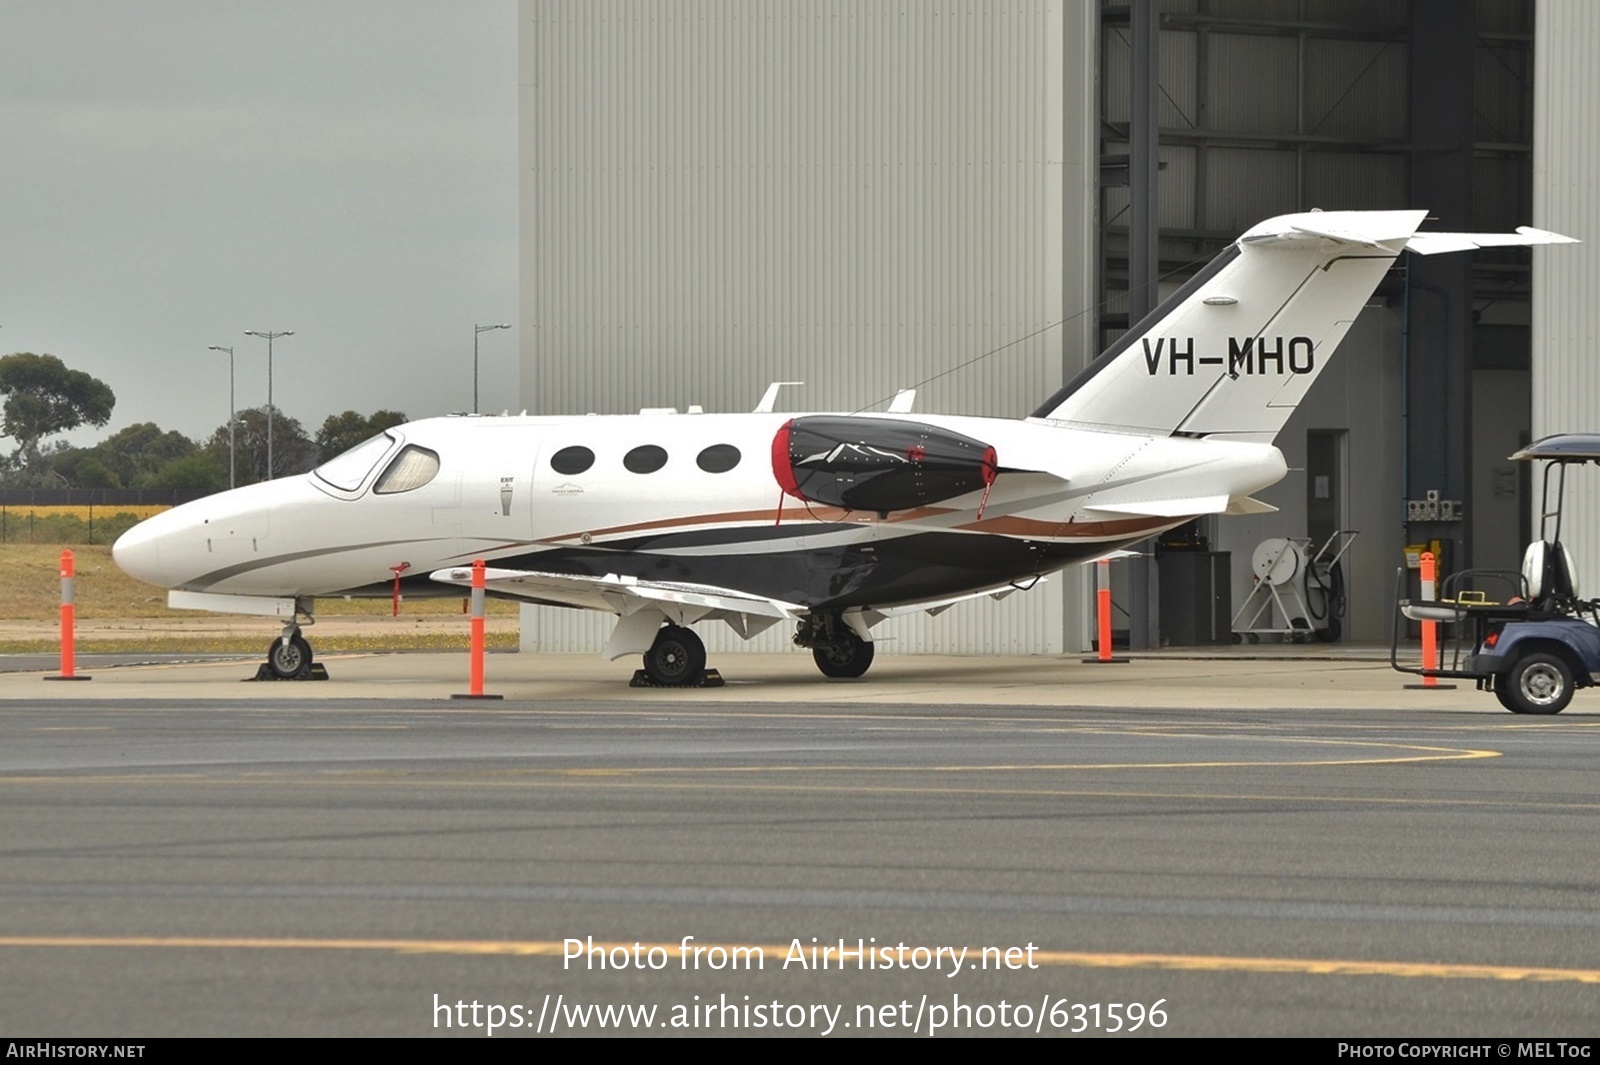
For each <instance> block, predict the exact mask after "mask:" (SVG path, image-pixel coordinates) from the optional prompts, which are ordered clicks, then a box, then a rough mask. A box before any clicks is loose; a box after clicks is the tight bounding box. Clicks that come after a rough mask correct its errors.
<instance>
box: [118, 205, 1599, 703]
mask: <svg viewBox="0 0 1600 1065" xmlns="http://www.w3.org/2000/svg"><path fill="white" fill-rule="evenodd" d="M1425 217H1426V212H1423V211H1382V212H1326V213H1323V212H1313V213H1309V214H1296V215H1287V216H1284V217H1281V218H1274V219H1272V220H1270V221H1267V222H1263V223H1261V224H1260V225H1258V226H1256V227H1255V228H1253V229H1251V230H1250V231H1249V232H1248V233H1246V234H1244V236H1242V237H1240V238H1239V239H1238V241H1236V242H1235V243H1234V244H1233V245H1231V246H1230V247H1229V248H1227V249H1226V250H1225V251H1224V252H1223V253H1222V254H1221V255H1219V256H1218V257H1217V258H1216V259H1215V260H1214V261H1213V262H1212V263H1211V264H1210V265H1209V266H1207V267H1206V268H1205V269H1204V270H1203V271H1202V272H1201V273H1199V274H1198V275H1197V276H1195V277H1194V278H1193V279H1192V280H1190V281H1189V282H1188V283H1187V284H1185V285H1184V286H1183V287H1182V289H1180V290H1179V291H1178V292H1177V293H1176V294H1174V296H1173V297H1172V298H1171V299H1170V300H1168V301H1167V302H1166V303H1164V304H1163V305H1162V306H1161V307H1160V308H1159V309H1157V310H1156V311H1155V312H1154V313H1153V314H1151V315H1150V316H1149V317H1148V318H1146V319H1145V320H1144V321H1142V322H1140V323H1139V324H1138V325H1137V326H1136V327H1135V328H1133V329H1132V330H1130V331H1129V332H1128V333H1127V334H1126V335H1125V336H1124V337H1122V338H1121V339H1120V340H1119V341H1118V342H1117V344H1116V345H1115V346H1114V347H1112V348H1111V349H1110V350H1109V351H1107V352H1106V353H1105V354H1103V355H1101V356H1100V357H1099V359H1097V360H1096V361H1095V362H1094V363H1093V364H1092V365H1091V366H1089V367H1088V368H1086V369H1085V370H1084V371H1083V372H1082V373H1081V374H1079V375H1078V377H1077V378H1076V379H1074V380H1073V381H1071V382H1070V383H1069V384H1067V385H1066V387H1064V388H1062V389H1061V390H1060V391H1059V392H1057V393H1056V394H1055V395H1054V396H1052V397H1050V399H1049V400H1047V401H1046V402H1045V403H1044V404H1043V405H1042V406H1041V407H1040V408H1039V409H1038V410H1037V411H1035V412H1034V414H1033V415H1032V416H1031V417H1028V418H1025V419H1023V420H1020V421H1014V420H1007V419H999V418H980V417H964V416H957V415H934V414H925V415H916V416H913V415H911V414H909V413H902V412H900V411H899V410H898V409H897V408H901V407H903V406H906V405H903V404H900V403H896V404H895V405H894V406H891V408H890V411H889V412H887V413H870V414H805V415H788V414H777V413H772V411H771V408H772V405H773V403H772V401H773V398H774V395H775V392H769V393H768V396H767V398H766V399H764V400H763V402H762V404H761V406H760V407H759V408H758V409H757V410H756V412H754V413H750V414H688V415H675V414H672V413H651V412H643V413H640V414H637V415H627V416H603V417H602V416H579V417H526V416H524V417H489V418H482V417H475V416H474V417H464V416H452V417H445V418H430V419H427V420H425V421H418V422H412V423H410V424H407V425H403V426H400V427H398V428H395V429H390V430H388V431H386V432H384V433H383V434H381V435H379V436H376V437H373V438H372V439H371V440H368V441H367V442H365V443H363V444H360V445H359V446H357V447H355V448H352V449H351V450H350V451H347V452H345V453H344V454H343V455H340V456H338V457H337V458H335V459H333V460H331V461H329V462H327V463H325V464H324V465H322V466H320V467H319V468H317V469H316V470H315V471H313V472H311V473H309V474H305V475H302V476H297V477H286V478H282V479H280V480H275V481H270V482H267V483H264V484H256V485H251V486H249V487H245V488H240V489H237V490H235V491H230V492H224V493H220V494H218V495H214V496H210V497H208V498H205V499H201V500H198V501H196V502H193V503H188V504H185V505H184V506H181V507H177V508H175V509H173V510H170V511H167V512H165V513H162V514H158V515H156V516H155V517H152V518H150V519H149V520H147V521H145V522H143V523H141V524H139V525H137V526H135V527H134V528H133V529H131V530H129V531H128V532H127V533H126V534H125V535H124V536H123V537H122V538H121V539H119V540H118V541H117V543H116V546H115V548H114V554H115V558H116V561H117V564H118V565H119V566H121V567H122V569H124V570H125V571H127V572H128V573H129V574H131V575H132V576H134V577H137V578H139V579H140V580H143V581H148V582H149V583H151V584H155V585H160V586H162V587H164V588H167V589H170V595H169V603H170V605H171V606H173V607H178V608H188V609H198V610H210V611H218V612H224V613H239V614H261V615H274V616H277V617H280V618H283V619H286V624H285V625H284V628H283V631H282V633H281V635H280V636H279V637H278V638H277V639H276V640H274V641H273V643H272V645H271V648H270V650H269V652H268V657H267V661H268V666H269V667H270V669H271V671H272V672H273V673H274V674H276V675H278V676H285V677H288V676H296V675H305V674H306V673H307V672H308V671H309V666H310V660H311V648H310V646H309V645H308V644H307V642H306V640H305V638H304V637H303V636H302V635H301V626H302V625H304V624H309V623H310V622H311V621H312V609H313V606H314V602H315V600H316V599H317V597H319V596H374V597H376V596H388V595H389V594H390V593H391V589H392V587H393V585H394V583H396V582H398V583H399V584H400V585H401V586H402V587H403V589H404V590H405V591H406V592H407V593H408V594H412V595H417V594H428V593H429V592H430V591H431V592H432V593H433V594H449V595H460V594H462V593H461V590H460V589H461V587H462V586H465V585H469V584H470V583H471V563H472V560H474V559H479V558H481V559H484V560H486V563H487V569H486V582H487V591H488V594H489V595H493V596H498V597H503V598H509V599H520V600H523V601H526V602H531V603H546V604H555V605H559V606H569V607H577V608H582V609H587V610H602V611H607V612H609V613H612V614H615V615H616V616H617V623H616V626H615V628H614V629H613V631H612V634H611V638H610V640H609V642H608V643H607V645H606V648H605V652H604V653H605V655H606V656H607V657H609V658H612V659H615V658H619V657H622V656H623V655H628V654H642V655H643V656H644V671H645V674H646V676H647V678H648V680H649V681H651V682H653V683H655V684H663V685H673V684H697V683H699V682H700V681H701V680H702V679H703V677H704V673H705V645H704V644H703V643H701V641H700V639H699V637H698V636H696V635H695V633H694V632H693V631H692V630H691V629H690V628H689V626H690V625H693V624H695V623H696V622H701V621H723V622H726V623H727V624H728V625H729V626H731V627H732V628H733V629H734V630H735V631H736V632H738V633H739V634H740V635H741V636H743V637H744V638H746V639H748V638H750V637H751V636H754V635H755V634H756V633H758V632H761V631H762V630H764V629H766V628H768V627H770V626H772V625H775V624H778V623H780V622H787V623H789V624H791V625H794V626H795V636H794V639H795V642H796V643H798V644H800V645H801V646H803V647H809V648H811V650H812V653H813V655H814V656H815V658H816V662H817V666H818V668H819V669H821V670H822V672H823V673H824V674H826V675H828V676H830V677H859V676H861V675H862V674H863V673H865V672H866V670H867V668H868V666H869V665H870V664H871V663H872V655H873V643H872V629H873V626H874V625H876V624H877V623H878V622H880V621H882V620H883V619H884V618H886V617H891V616H894V615H896V614H902V613H908V612H912V611H915V610H933V611H937V610H939V609H941V608H943V607H945V606H947V605H949V604H950V603H953V602H957V601H959V600H962V599H967V598H973V597H977V596H982V595H994V596H1000V595H1004V594H1007V593H1010V592H1012V591H1016V590H1022V589H1027V588H1029V587H1031V586H1032V585H1033V584H1034V583H1035V582H1037V581H1038V580H1039V579H1040V578H1041V577H1042V576H1044V575H1046V574H1049V573H1051V572H1052V571H1055V570H1059V569H1061V568H1063V567H1064V566H1068V565H1070V564H1072V563H1077V562H1086V561H1090V560H1092V559H1096V558H1101V557H1104V556H1106V555H1107V554H1109V553H1111V552H1113V551H1115V550H1117V549H1119V548H1122V547H1124V546H1126V545H1129V544H1132V543H1134V542H1136V541H1139V540H1143V539H1145V538H1147V537H1149V536H1152V535H1154V534H1156V533H1159V532H1161V531H1162V530H1164V529H1168V528H1171V527H1173V526H1175V525H1179V524H1181V523H1183V522H1186V521H1188V520H1190V519H1192V518H1195V517H1197V516H1199V515H1202V514H1240V513H1258V512H1263V511H1268V510H1271V509H1273V508H1271V507H1269V506H1267V505H1266V504H1264V503H1261V502H1259V501H1257V500H1254V499H1252V498H1251V493H1253V492H1257V491H1259V490H1261V489H1263V488H1266V487H1267V486H1269V485H1271V484H1273V483H1275V482H1276V481H1278V480H1279V479H1280V478H1281V477H1283V476H1284V474H1285V472H1286V467H1285V465H1284V460H1283V455H1282V454H1281V453H1279V451H1278V449H1277V448H1275V447H1273V446H1272V440H1273V438H1274V437H1275V436H1276V435H1277V433H1278V431H1279V430H1280V429H1281V428H1282V427H1283V424H1284V422H1285V420H1286V419H1287V418H1288V417H1289V415H1290V413H1291V412H1292V411H1293V410H1294V408H1295V406H1296V405H1297V404H1298V403H1299V402H1300V400H1301V398H1302V397H1303V396H1304V395H1305V394H1306V390H1307V389H1308V388H1310V387H1311V384H1312V382H1313V381H1315V380H1316V377H1317V374H1318V373H1320V372H1321V370H1322V369H1323V367H1325V366H1326V365H1327V362H1328V358H1329V356H1330V355H1332V353H1333V350H1334V348H1335V347H1336V346H1337V345H1338V343H1339V341H1340V339H1341V338H1342V337H1343V336H1344V334H1345V331H1346V330H1347V329H1348V328H1349V326H1350V324H1351V322H1352V320H1354V318H1355V317H1356V315H1357V314H1358V313H1359V312H1360V310H1361V308H1362V306H1363V305H1364V304H1365V303H1366V301H1367V298H1368V297H1369V296H1370V295H1371V294H1372V292H1373V290H1374V289H1375V288H1376V287H1377V285H1378V282H1379V281H1380V280H1381V279H1382V277H1383V275H1384V273H1385V271H1387V270H1388V269H1389V267H1390V265H1391V264H1392V263H1393V262H1394V260H1395V258H1396V257H1397V256H1398V255H1399V254H1400V253H1401V252H1402V251H1404V250H1410V251H1415V252H1422V253H1432V252H1445V251H1465V250H1469V249H1471V248H1475V247H1485V246H1499V245H1515V244H1551V243H1566V242H1570V238H1567V237H1562V236H1558V235H1556V234H1553V233H1546V232H1542V231H1539V230H1534V229H1526V228H1524V229H1520V230H1518V232H1517V233H1515V234H1503V235H1500V234H1493V235H1489V234H1459V233H1456V234H1446V233H1418V232H1417V227H1418V226H1419V225H1421V224H1422V221H1423V219H1424V218H1425Z"/></svg>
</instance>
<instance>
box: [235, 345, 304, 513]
mask: <svg viewBox="0 0 1600 1065" xmlns="http://www.w3.org/2000/svg"><path fill="white" fill-rule="evenodd" d="M244 335H245V336H247V337H266V338H267V478H266V479H267V480H269V481H270V480H272V415H273V413H274V412H273V409H272V342H273V341H274V340H277V339H278V338H279V337H292V336H294V330H293V329H284V330H280V331H279V332H276V333H274V332H271V331H270V330H264V329H246V330H245V331H244Z"/></svg>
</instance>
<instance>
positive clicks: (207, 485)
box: [140, 440, 277, 492]
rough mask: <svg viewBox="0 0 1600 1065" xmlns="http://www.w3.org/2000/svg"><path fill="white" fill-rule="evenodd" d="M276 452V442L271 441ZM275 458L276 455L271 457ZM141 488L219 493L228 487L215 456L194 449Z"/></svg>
mask: <svg viewBox="0 0 1600 1065" xmlns="http://www.w3.org/2000/svg"><path fill="white" fill-rule="evenodd" d="M273 448H274V451H276V448H277V441H276V440H274V441H273ZM273 458H274V459H276V458H277V456H276V454H274V456H273ZM140 487H141V488H198V489H200V490H201V491H205V492H220V491H222V489H224V488H226V487H228V471H227V470H225V469H223V468H222V466H220V465H218V464H217V459H216V456H215V455H213V454H211V453H210V452H209V451H201V450H199V449H198V448H196V449H195V450H194V451H193V452H192V453H190V454H188V455H185V456H183V457H182V458H180V459H173V460H172V461H171V462H169V463H167V464H166V465H165V466H163V467H161V468H160V469H159V470H157V471H156V472H155V473H153V474H151V475H150V476H149V477H148V478H146V479H144V480H143V481H142V482H141V484H140Z"/></svg>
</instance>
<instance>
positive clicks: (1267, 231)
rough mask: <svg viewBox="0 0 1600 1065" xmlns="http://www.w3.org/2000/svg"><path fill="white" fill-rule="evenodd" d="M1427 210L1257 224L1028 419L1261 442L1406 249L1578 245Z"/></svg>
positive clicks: (1331, 214) (1316, 215)
mask: <svg viewBox="0 0 1600 1065" xmlns="http://www.w3.org/2000/svg"><path fill="white" fill-rule="evenodd" d="M1426 217H1427V212H1426V211H1326V212H1323V211H1313V212H1310V213H1307V214H1293V215H1283V216H1282V217H1279V218H1272V219H1268V220H1267V221H1265V222H1262V223H1261V224H1259V225H1257V226H1255V227H1254V228H1252V229H1251V230H1250V231H1249V232H1247V233H1245V234H1244V236H1242V237H1240V238H1239V239H1238V240H1237V241H1235V242H1234V243H1233V244H1232V245H1230V246H1229V247H1228V248H1227V249H1226V250H1225V251H1223V252H1222V254H1220V255H1218V256H1217V257H1216V258H1215V259H1213V260H1212V261H1211V263H1210V264H1208V265H1207V266H1206V267H1205V269H1203V270H1201V271H1200V273H1198V274H1196V275H1195V276H1194V277H1193V278H1191V279H1190V280H1189V282H1188V283H1187V284H1185V285H1184V286H1183V287H1182V288H1180V289H1179V290H1178V291H1177V292H1176V293H1174V294H1173V296H1172V298H1171V299H1168V300H1167V301H1166V302H1164V303H1163V304H1162V305H1161V306H1160V307H1158V308H1156V310H1155V311H1153V312H1151V314H1149V315H1148V316H1147V317H1145V318H1144V319H1143V320H1142V321H1140V322H1139V323H1138V324H1137V325H1136V326H1134V327H1133V328H1132V329H1130V330H1129V331H1128V332H1127V333H1126V334H1124V335H1123V336H1122V338H1121V339H1120V340H1118V341H1117V343H1116V344H1114V345H1113V346H1112V347H1111V348H1110V349H1108V350H1107V351H1106V352H1105V353H1104V354H1103V355H1101V356H1100V357H1099V358H1098V359H1096V360H1095V361H1094V363H1093V364H1091V365H1090V366H1089V367H1088V368H1087V369H1085V370H1084V371H1083V373H1081V374H1079V375H1078V376H1077V377H1076V378H1075V379H1074V380H1072V381H1071V382H1070V383H1069V384H1068V385H1067V386H1066V387H1065V388H1063V389H1062V390H1061V391H1060V392H1057V393H1056V394H1055V395H1054V396H1052V397H1051V398H1050V399H1049V401H1048V402H1046V403H1045V404H1044V406H1042V407H1040V408H1039V409H1038V410H1037V411H1035V412H1034V417H1036V418H1045V419H1049V420H1051V421H1057V422H1069V423H1073V424H1076V425H1083V426H1091V427H1095V428H1110V429H1124V430H1128V431H1133V432H1141V433H1152V434H1160V435H1169V434H1170V435H1181V436H1194V437H1209V438H1214V439H1232V440H1241V441H1253V442H1259V443H1271V442H1272V439H1273V438H1274V437H1275V436H1277V434H1278V431H1279V430H1280V429H1282V428H1283V424H1284V422H1286V421H1287V420H1288V418H1289V415H1290V414H1292V413H1293V412H1294V409H1295V407H1296V406H1298V405H1299V403H1300V401H1301V399H1303V398H1304V397H1305V394H1306V391H1307V390H1308V389H1309V388H1310V387H1311V385H1312V383H1313V382H1315V381H1316V379H1317V375H1318V374H1320V373H1321V372H1322V370H1323V368H1324V367H1325V366H1327V364H1328V359H1329V358H1330V357H1331V356H1332V354H1333V351H1334V349H1335V348H1336V347H1338V345H1339V341H1341V340H1342V339H1344V335H1345V333H1346V332H1348V331H1349V329H1350V326H1351V324H1352V323H1353V322H1354V321H1355V318H1356V315H1357V314H1359V313H1360V311H1361V309H1362V307H1364V306H1365V305H1366V303H1367V300H1368V299H1369V298H1370V297H1371V296H1372V293H1373V291H1374V290H1376V289H1377V287H1378V283H1379V282H1380V281H1382V280H1383V275H1384V274H1385V273H1386V272H1387V271H1388V269H1389V267H1390V266H1391V265H1393V263H1394V261H1395V259H1396V258H1397V257H1398V256H1399V254H1400V253H1401V252H1402V251H1408V250H1409V251H1414V252H1419V253H1422V254H1433V253H1436V252H1450V251H1468V250H1471V249H1473V248H1481V247H1491V246H1505V245H1520V244H1564V243H1574V241H1573V240H1572V238H1570V237H1563V236H1560V235H1559V234H1555V233H1547V232H1544V231H1543V230H1537V229H1530V228H1527V227H1523V228H1520V229H1518V230H1517V232H1516V233H1504V234H1499V233H1492V234H1482V233H1419V232H1417V227H1418V226H1420V225H1421V224H1422V222H1423V220H1424V219H1425V218H1426Z"/></svg>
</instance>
